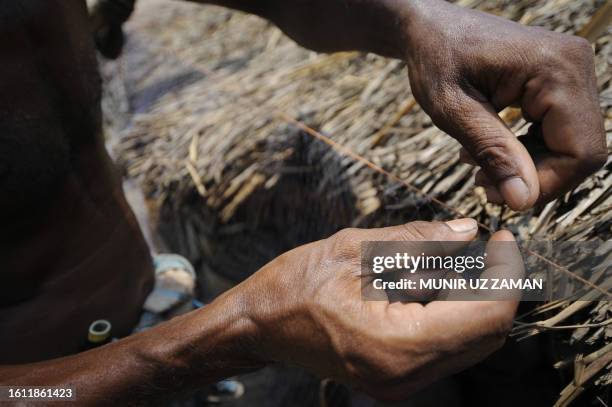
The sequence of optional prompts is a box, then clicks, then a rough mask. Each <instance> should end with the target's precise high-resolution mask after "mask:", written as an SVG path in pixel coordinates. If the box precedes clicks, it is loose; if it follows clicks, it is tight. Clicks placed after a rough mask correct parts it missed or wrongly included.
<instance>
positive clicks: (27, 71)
mask: <svg viewBox="0 0 612 407" xmlns="http://www.w3.org/2000/svg"><path fill="white" fill-rule="evenodd" d="M215 3H216V4H220V5H225V6H229V7H235V8H240V9H243V10H246V11H250V12H253V13H257V14H259V15H262V16H264V17H266V18H269V19H270V20H272V21H273V22H275V23H276V24H278V25H279V26H280V27H281V28H283V29H284V30H285V31H286V32H287V33H288V34H289V35H291V36H292V37H293V38H295V39H296V40H298V41H299V42H300V43H302V44H303V45H305V46H308V47H311V48H313V49H316V50H320V51H338V50H347V49H360V50H367V51H372V52H376V53H379V54H382V55H386V56H391V57H398V58H404V59H406V60H407V61H408V67H409V76H410V81H411V83H412V87H413V90H414V93H415V96H416V97H417V99H418V101H419V103H420V104H421V105H422V106H423V108H424V109H425V110H426V111H427V112H428V113H430V114H431V115H432V117H433V119H434V121H435V123H436V124H437V125H438V126H439V127H441V128H443V129H444V130H446V131H448V132H449V134H450V135H451V136H453V137H455V138H457V139H458V140H459V141H460V142H462V143H463V145H464V146H465V147H466V149H467V151H468V154H466V155H465V156H466V160H467V159H469V157H468V156H471V157H473V158H474V159H475V161H476V162H478V163H480V164H481V165H482V168H483V171H484V173H483V174H484V175H482V176H481V178H482V180H481V181H482V182H483V184H486V185H488V186H489V189H490V190H491V191H493V192H495V193H497V194H498V195H499V196H497V198H498V199H501V200H504V201H506V202H507V203H508V204H509V205H510V206H512V207H513V208H516V209H522V208H527V207H530V206H532V205H533V204H535V203H536V202H544V201H546V200H548V199H550V198H552V197H554V196H556V195H558V194H560V193H562V192H563V191H565V190H567V188H569V187H570V186H571V185H573V184H575V183H578V182H579V181H580V180H582V179H583V178H584V177H585V176H587V175H588V174H590V173H591V172H593V171H594V170H595V169H596V168H598V167H599V166H601V165H602V160H603V159H605V145H604V138H603V125H602V123H601V117H600V116H599V114H598V108H597V95H596V90H595V86H594V83H595V80H594V73H593V69H592V52H591V51H590V48H588V46H587V45H585V43H584V42H583V41H581V40H577V39H574V38H573V37H569V36H564V35H560V34H553V33H547V34H543V32H542V31H541V30H537V29H531V28H524V27H521V26H518V25H516V24H514V23H511V22H507V21H505V20H501V19H497V18H495V17H491V16H488V15H485V14H481V13H477V12H473V11H468V10H463V9H460V8H457V7H455V6H452V5H450V4H447V3H445V2H442V1H440V2H438V1H436V0H431V1H418V0H414V1H408V0H405V1H404V0H386V1H374V0H371V1H369V0H352V1H349V2H348V3H350V7H346V4H347V1H346V0H343V1H329V0H300V1H296V2H293V3H289V2H286V1H274V0H260V1H240V0H234V1H231V0H230V1H216V2H215ZM15 4H16V5H15ZM434 14H435V17H434ZM0 18H1V19H2V24H0V31H2V36H0V49H2V50H3V52H4V54H5V55H7V58H6V60H7V61H9V63H5V64H2V65H0V73H1V74H2V75H0V78H2V82H1V83H0V86H1V87H2V92H0V142H1V143H2V146H6V147H5V148H2V149H0V189H1V190H2V191H3V193H2V195H1V196H0V209H1V211H0V218H1V220H2V225H3V229H2V232H3V233H2V234H1V237H0V239H2V243H3V245H2V249H1V250H2V252H1V253H0V254H1V257H2V259H3V267H2V268H1V269H0V273H1V274H2V279H3V284H2V286H1V288H0V290H1V291H0V293H1V296H0V332H3V333H4V332H10V335H0V349H2V352H0V383H2V384H12V385H58V386H59V385H62V384H67V383H70V384H73V385H76V386H77V389H78V390H77V391H78V397H79V400H80V402H82V403H83V404H96V403H107V404H108V403H111V402H119V403H123V404H130V403H132V404H138V403H142V402H143V400H147V401H149V400H160V399H161V398H162V397H172V396H174V395H175V394H180V393H184V392H188V391H190V390H193V389H195V388H198V387H201V386H203V385H205V384H206V383H210V382H213V381H215V380H217V379H219V378H221V377H227V376H229V375H232V374H236V373H240V372H244V371H248V370H252V369H256V368H259V367H261V366H264V365H265V364H266V363H269V362H270V361H282V362H286V363H296V364H300V365H303V366H305V367H307V368H308V369H310V370H313V371H316V372H318V373H320V374H324V375H327V376H334V377H338V378H340V379H343V380H346V381H348V382H351V383H353V384H355V385H357V386H360V387H362V388H364V390H365V391H367V392H368V393H370V394H372V395H374V396H376V397H378V398H383V399H398V398H402V397H405V396H406V395H407V394H409V393H410V392H412V391H414V390H416V389H417V388H420V387H422V386H424V385H426V384H427V383H429V382H431V381H432V380H435V379H436V378H439V377H442V376H444V375H447V374H450V373H452V372H456V371H458V370H461V369H463V368H466V367H468V366H470V365H472V364H474V363H476V362H478V361H479V360H482V359H483V358H484V357H485V356H486V355H487V354H488V353H490V352H492V351H493V350H494V349H496V348H497V347H499V346H500V344H501V343H502V342H503V338H504V336H505V333H506V332H507V330H508V328H509V326H510V323H511V321H512V318H513V315H514V311H515V308H516V303H515V302H511V301H507V302H482V303H476V302H473V303H449V302H447V303H437V302H434V303H431V304H429V305H427V306H425V307H423V306H421V305H418V304H404V305H402V304H400V305H389V304H387V305H375V304H374V305H372V304H369V305H368V303H364V302H363V301H361V298H360V295H359V286H358V281H357V280H356V277H355V273H356V271H357V269H358V261H359V253H358V251H356V247H358V243H359V242H360V241H361V240H376V239H396V240H460V241H465V240H470V239H472V238H473V237H474V235H475V231H476V230H475V226H474V223H473V222H472V221H469V220H466V221H464V222H463V223H462V224H461V223H460V224H454V225H451V226H455V227H457V226H461V225H463V227H464V229H465V231H463V232H456V231H453V230H452V228H451V227H450V226H449V225H446V224H429V223H416V224H410V225H406V226H400V227H396V228H390V229H384V230H371V231H364V230H360V231H357V230H351V231H345V232H341V233H340V234H338V235H335V236H333V237H331V238H329V239H326V240H323V241H320V242H316V243H312V244H310V245H306V246H303V247H300V248H298V249H296V250H294V251H291V252H289V253H287V254H285V255H283V256H281V257H280V258H279V259H277V260H275V261H273V262H271V263H270V264H269V265H267V266H265V267H264V268H263V269H262V270H261V271H259V272H258V273H256V274H255V275H254V276H253V277H252V278H251V279H249V280H247V281H246V282H245V283H243V284H241V285H240V286H238V287H236V288H235V289H233V290H231V291H230V292H228V293H227V294H225V295H223V296H222V297H220V298H219V299H217V300H216V301H215V302H214V303H213V304H211V305H210V306H208V307H206V308H205V309H203V310H200V311H197V312H193V313H191V314H188V315H186V316H184V317H181V318H177V319H175V320H173V321H170V322H169V323H166V324H163V325H162V326H160V327H158V328H155V329H152V330H150V331H147V332H146V333H143V334H139V335H135V336H131V337H128V338H125V339H123V340H121V341H118V342H117V343H113V344H111V345H107V346H105V347H103V348H100V349H96V350H93V351H90V352H87V353H83V354H78V355H72V356H68V355H71V354H73V353H75V352H76V351H77V350H78V348H79V346H80V343H81V341H82V340H83V336H84V332H85V331H86V327H87V325H88V324H89V323H90V322H91V321H92V320H94V319H97V318H100V317H104V318H107V319H110V320H111V322H112V323H113V326H114V327H115V331H114V332H115V334H118V335H121V336H123V335H127V334H128V333H129V331H130V329H131V327H132V326H133V325H134V323H135V322H136V320H137V318H138V315H139V313H140V309H141V305H142V303H143V301H144V299H145V297H146V295H147V294H148V292H149V291H150V288H151V283H152V275H151V266H150V259H149V255H148V250H147V248H146V245H145V243H144V241H143V238H142V234H141V233H140V231H139V229H138V227H137V224H136V221H135V220H134V217H133V215H132V213H131V211H130V209H129V208H128V206H127V205H126V203H125V199H124V197H123V195H122V193H121V189H120V182H119V178H118V176H117V175H116V174H115V172H114V170H113V167H112V163H111V162H110V160H109V158H108V157H107V155H106V153H105V152H104V148H103V143H102V139H101V127H100V123H101V112H100V104H99V103H100V100H99V95H100V84H99V78H98V76H97V71H96V61H95V55H94V45H93V41H91V40H90V26H89V22H88V17H87V11H86V7H85V5H84V2H83V1H82V0H61V1H60V0H28V1H22V2H14V3H11V6H6V7H3V8H2V10H1V11H0ZM103 20H104V19H102V23H101V24H102V25H104V21H103ZM424 32H426V33H427V35H423V33H424ZM534 43H537V44H539V46H537V47H534V46H533V44H534ZM587 48H588V49H587ZM517 49H518V50H519V51H521V59H519V60H518V61H517V60H516V58H514V55H516V53H517ZM9 56H10V57H9ZM441 58H442V59H443V60H444V61H445V63H443V64H440V63H439V60H440V59H441ZM544 68H546V69H544ZM508 78H510V79H508ZM24 90H25V91H24ZM513 103H518V104H521V105H522V106H523V108H524V110H525V112H526V114H527V115H528V116H529V117H531V118H533V119H534V120H538V121H541V133H542V134H534V135H535V136H537V137H536V138H537V139H538V140H543V141H544V142H545V143H546V148H547V149H548V152H547V153H546V154H544V155H535V153H532V154H531V155H530V154H529V153H528V151H529V150H525V149H524V148H523V147H522V145H521V144H520V143H517V142H516V141H515V140H514V139H512V138H510V135H509V134H508V133H509V131H508V130H507V129H505V127H503V126H502V124H501V122H500V121H499V119H497V118H496V116H495V115H494V112H495V111H497V110H499V109H501V108H502V107H504V106H505V105H509V104H513ZM570 107H571V109H570ZM534 163H535V164H534ZM517 179H520V180H522V181H524V182H525V184H526V185H527V191H526V192H525V191H522V190H521V187H520V185H519V184H517V183H516V182H508V181H509V180H517ZM561 180H565V181H566V182H564V183H562V182H561ZM493 192H491V193H493ZM494 239H501V240H511V236H509V235H508V234H507V233H501V234H498V235H496V236H495V237H494ZM506 260H507V259H506ZM499 265H500V266H507V267H518V265H517V264H515V263H506V262H504V261H502V262H500V264H499ZM338 292H342V293H343V294H344V295H341V296H340V295H337V294H335V293H338ZM332 298H333V299H334V300H336V302H330V301H331V299H332ZM378 304H379V303H378ZM279 326H282V329H279ZM373 327H374V328H373ZM442 328H443V329H442ZM364 343H366V344H367V346H362V344H364ZM304 355H309V357H308V358H304ZM312 355H318V356H317V357H313V356H312ZM62 356H63V357H62ZM30 362H39V363H36V364H32V363H30Z"/></svg>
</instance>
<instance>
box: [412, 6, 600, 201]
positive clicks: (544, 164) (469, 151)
mask: <svg viewBox="0 0 612 407" xmlns="http://www.w3.org/2000/svg"><path fill="white" fill-rule="evenodd" d="M410 4H411V6H410V13H409V16H410V17H409V18H408V19H407V25H406V27H407V30H408V35H407V36H406V38H407V40H408V42H409V46H408V49H407V60H408V70H409V76H410V83H411V85H412V90H413V93H414V96H415V98H416V99H417V101H418V102H419V104H420V105H421V106H422V107H423V109H424V110H425V111H426V112H427V113H428V114H429V115H430V116H431V117H432V119H433V121H434V123H435V124H436V125H437V126H438V127H439V128H441V129H442V130H444V131H446V132H447V133H448V134H450V135H451V136H452V137H454V138H455V139H457V140H458V141H459V142H460V143H461V144H462V145H463V147H464V151H463V152H462V160H463V161H464V162H468V163H474V164H476V165H478V166H480V167H482V170H481V171H480V172H479V173H478V175H477V176H476V181H477V183H478V184H479V185H482V186H484V187H486V189H487V196H488V198H489V200H490V201H492V202H496V203H502V202H504V201H505V202H506V203H507V204H508V205H509V206H510V207H511V208H512V209H515V210H523V209H527V208H529V207H531V206H533V205H534V204H536V203H539V202H547V201H549V200H551V199H554V198H556V197H558V196H559V195H561V194H562V193H564V192H566V191H568V190H569V189H571V188H573V187H575V186H576V185H577V184H579V183H580V182H581V181H582V180H583V179H584V178H585V177H587V176H588V175H590V174H591V173H593V172H594V171H596V170H598V169H599V168H600V167H602V166H603V165H604V164H605V162H606V158H607V149H606V144H605V132H604V127H603V120H602V116H601V113H600V109H599V102H598V95H597V85H596V78H595V70H594V67H593V51H592V49H591V46H590V45H589V43H588V42H587V41H586V40H584V39H581V38H578V37H574V36H570V35H566V34H559V33H555V32H551V31H548V30H545V29H541V28H533V27H525V26H522V25H520V24H517V23H514V22H512V21H509V20H506V19H503V18H499V17H496V16H493V15H490V14H485V13H481V12H479V11H474V10H469V9H464V8H461V7H458V6H455V5H452V4H450V3H447V2H445V1H442V0H413V1H411V2H410ZM511 105H517V106H520V107H521V109H522V112H523V116H524V117H525V119H527V120H528V121H530V122H533V123H534V124H533V125H532V127H531V130H530V131H529V134H527V135H526V136H524V137H521V138H520V139H517V138H516V137H515V135H514V134H513V133H512V132H511V131H510V130H509V129H508V127H507V126H506V125H505V124H504V122H503V121H502V120H501V119H500V118H499V117H498V115H497V112H499V111H500V110H502V109H503V108H505V107H507V106H511Z"/></svg>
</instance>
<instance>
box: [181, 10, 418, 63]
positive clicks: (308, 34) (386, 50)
mask: <svg viewBox="0 0 612 407" xmlns="http://www.w3.org/2000/svg"><path fill="white" fill-rule="evenodd" d="M189 1H193V2H196V3H209V4H217V5H220V6H226V7H230V8H234V9H238V10H242V11H246V12H249V13H253V14H257V15H259V16H261V17H264V18H266V19H268V20H270V21H272V22H273V23H274V24H276V25H277V26H278V27H279V28H280V29H282V30H283V31H284V32H285V33H286V34H287V35H289V36H290V37H291V38H293V39H294V40H295V41H297V42H298V43H299V44H301V45H302V46H305V47H307V48H310V49H312V50H315V51H319V52H337V51H366V52H373V53H376V54H379V55H383V56H387V57H393V58H404V57H405V56H406V52H405V51H406V50H405V48H406V44H407V42H406V38H405V33H406V29H405V28H406V26H407V24H408V20H409V19H410V18H411V11H412V10H411V9H412V5H411V0H293V1H291V0H289V1H288V0H210V1H208V0H189Z"/></svg>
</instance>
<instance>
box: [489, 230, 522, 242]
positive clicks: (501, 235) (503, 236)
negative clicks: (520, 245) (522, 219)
mask: <svg viewBox="0 0 612 407" xmlns="http://www.w3.org/2000/svg"><path fill="white" fill-rule="evenodd" d="M490 241H492V242H516V239H515V238H514V235H513V234H512V232H510V231H509V230H499V231H497V232H495V233H493V235H492V236H491V239H490Z"/></svg>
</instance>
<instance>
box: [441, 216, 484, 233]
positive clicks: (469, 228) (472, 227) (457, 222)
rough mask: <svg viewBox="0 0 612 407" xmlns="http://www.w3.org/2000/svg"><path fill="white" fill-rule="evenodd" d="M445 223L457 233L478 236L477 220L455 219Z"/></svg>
mask: <svg viewBox="0 0 612 407" xmlns="http://www.w3.org/2000/svg"><path fill="white" fill-rule="evenodd" d="M445 223H446V225H447V226H448V227H450V228H451V229H452V231H453V232H455V233H462V234H467V233H472V234H476V232H477V231H478V222H476V220H475V219H472V218H462V219H454V220H451V221H448V222H445Z"/></svg>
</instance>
